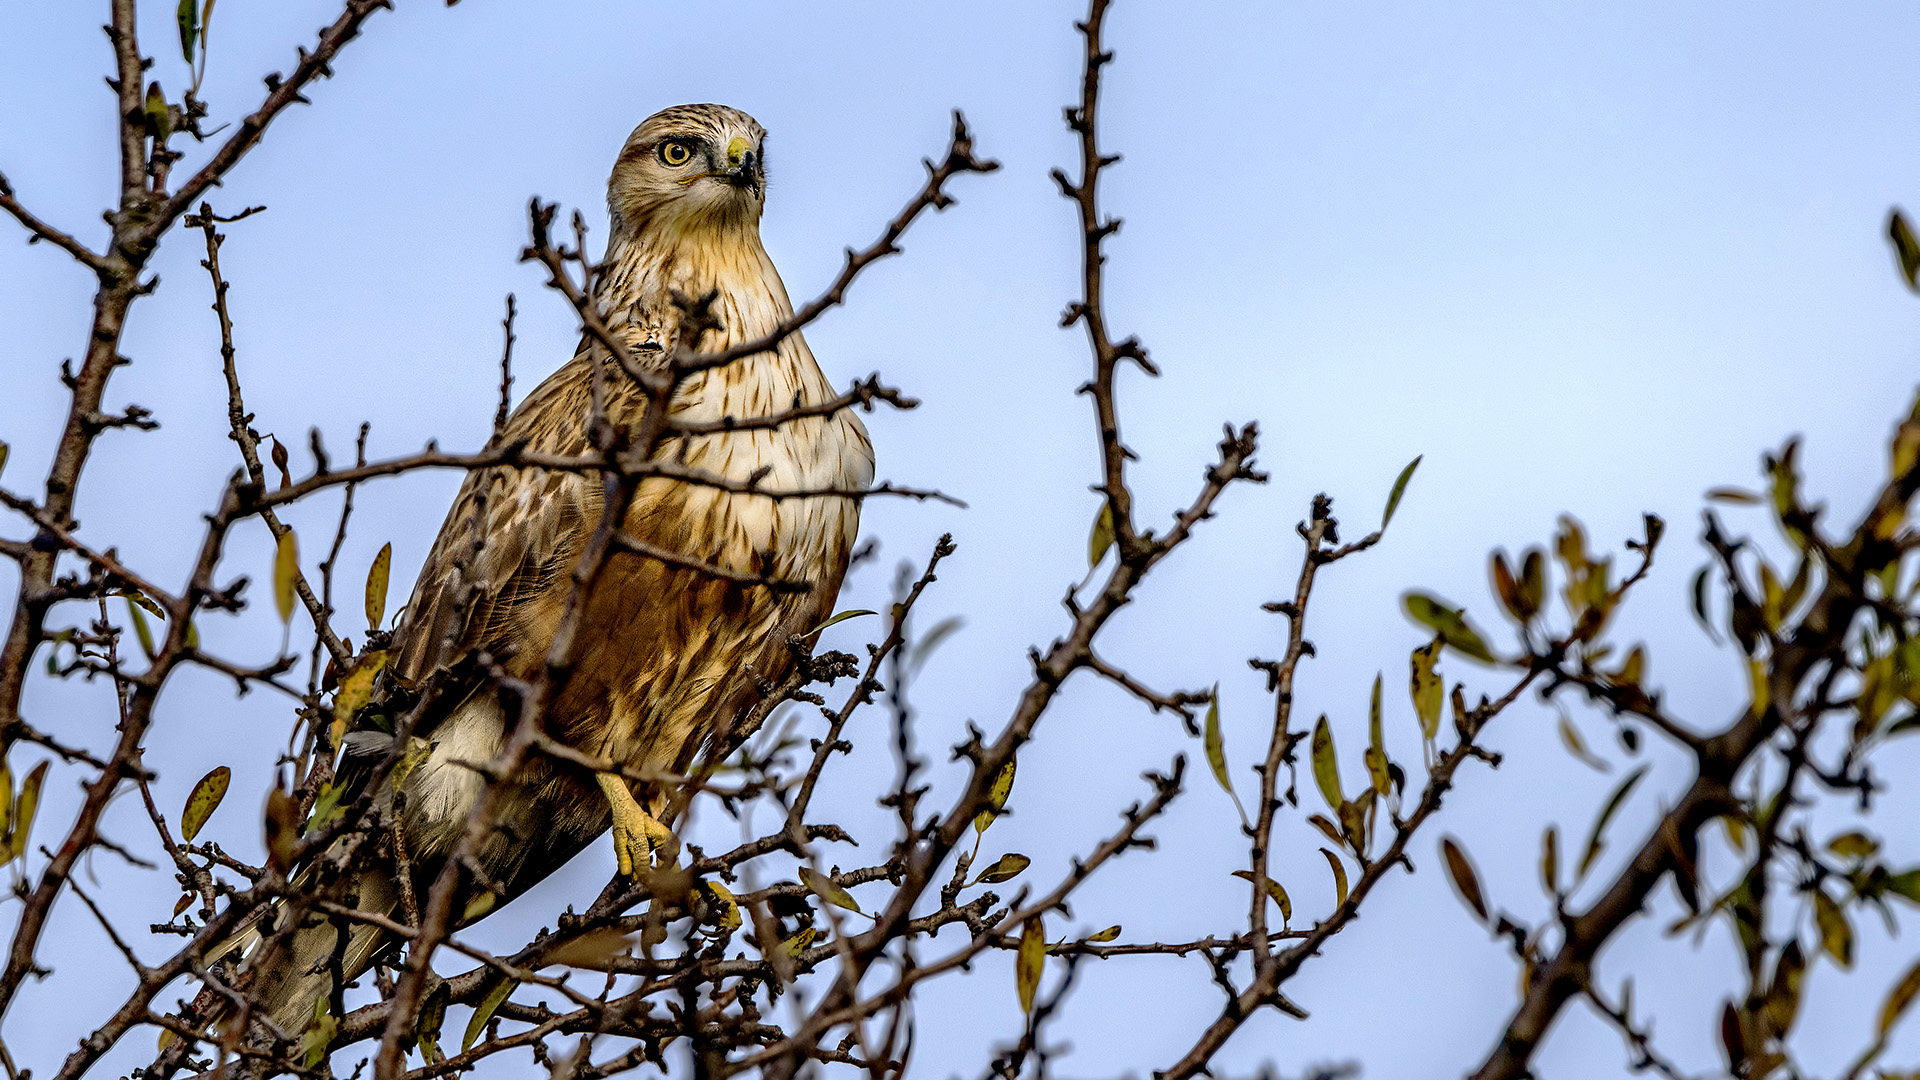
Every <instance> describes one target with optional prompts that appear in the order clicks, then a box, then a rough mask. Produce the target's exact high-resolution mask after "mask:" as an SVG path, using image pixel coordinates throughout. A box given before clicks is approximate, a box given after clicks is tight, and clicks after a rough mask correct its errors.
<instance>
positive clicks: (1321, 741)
mask: <svg viewBox="0 0 1920 1080" xmlns="http://www.w3.org/2000/svg"><path fill="white" fill-rule="evenodd" d="M1313 782H1314V783H1316V784H1318V785H1320V797H1321V798H1323V799H1325V800H1327V805H1328V806H1329V807H1331V808H1332V809H1334V810H1338V809H1340V806H1341V804H1343V803H1345V802H1346V801H1347V797H1346V794H1345V793H1343V792H1342V791H1341V790H1340V767H1339V764H1338V762H1337V761H1336V759H1335V758H1334V752H1333V729H1332V728H1331V727H1328V726H1327V718H1326V715H1325V714H1324V713H1323V714H1321V717H1320V719H1319V721H1318V722H1316V723H1315V724H1314V725H1313Z"/></svg>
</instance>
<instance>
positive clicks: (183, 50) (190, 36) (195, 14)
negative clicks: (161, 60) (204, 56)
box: [175, 0, 200, 64]
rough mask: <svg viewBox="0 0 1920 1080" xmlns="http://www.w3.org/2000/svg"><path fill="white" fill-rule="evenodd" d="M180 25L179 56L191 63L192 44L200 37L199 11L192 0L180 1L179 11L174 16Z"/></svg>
mask: <svg viewBox="0 0 1920 1080" xmlns="http://www.w3.org/2000/svg"><path fill="white" fill-rule="evenodd" d="M175 18H176V20H177V21H178V22H179V23H180V56H181V57H182V58H183V59H185V60H186V62H187V63H189V64H191V63H193V43H194V40H195V39H196V38H198V37H199V36H200V10H199V5H198V4H196V3H194V0H180V10H179V11H178V12H177V13H176V14H175Z"/></svg>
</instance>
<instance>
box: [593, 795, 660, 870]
mask: <svg viewBox="0 0 1920 1080" xmlns="http://www.w3.org/2000/svg"><path fill="white" fill-rule="evenodd" d="M595 779H597V780H599V781H600V790H601V791H602V792H603V793H604V794H605V795H606V796H607V804H608V805H609V806H611V807H612V808H613V853H614V855H615V856H617V857H618V858H619V860H620V874H621V876H622V877H629V878H631V877H635V876H637V874H636V872H637V871H645V870H649V869H652V867H653V860H654V858H655V856H656V855H658V856H660V857H662V858H664V859H672V858H673V855H672V851H673V848H674V847H675V846H676V845H677V843H678V841H676V840H675V839H674V836H673V832H672V830H670V829H668V828H667V827H666V826H665V825H662V824H660V822H658V821H656V820H654V817H653V815H652V814H649V813H647V812H646V811H645V810H643V809H641V808H640V803H639V800H637V799H635V798H634V797H633V789H631V788H629V787H628V786H627V782H626V781H625V780H624V779H622V778H620V777H619V776H618V775H615V774H614V773H597V774H595Z"/></svg>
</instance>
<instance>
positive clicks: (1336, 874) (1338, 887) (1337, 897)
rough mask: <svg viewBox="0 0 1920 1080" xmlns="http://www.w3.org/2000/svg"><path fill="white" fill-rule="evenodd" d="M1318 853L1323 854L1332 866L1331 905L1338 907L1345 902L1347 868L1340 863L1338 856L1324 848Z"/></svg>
mask: <svg viewBox="0 0 1920 1080" xmlns="http://www.w3.org/2000/svg"><path fill="white" fill-rule="evenodd" d="M1320 854H1322V855H1325V856H1326V857H1327V865H1328V866H1331V867H1333V906H1335V907H1339V906H1340V905H1342V904H1344V903H1346V902H1347V868H1346V866H1345V865H1344V864H1343V863H1341V861H1340V856H1338V855H1335V854H1334V853H1333V852H1331V851H1328V850H1327V849H1326V848H1321V849H1320Z"/></svg>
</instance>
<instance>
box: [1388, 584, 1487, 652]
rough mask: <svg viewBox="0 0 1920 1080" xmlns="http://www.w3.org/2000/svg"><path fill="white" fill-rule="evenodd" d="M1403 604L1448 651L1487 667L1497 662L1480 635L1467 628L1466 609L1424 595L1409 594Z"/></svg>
mask: <svg viewBox="0 0 1920 1080" xmlns="http://www.w3.org/2000/svg"><path fill="white" fill-rule="evenodd" d="M1400 602H1401V603H1402V604H1403V605H1404V606H1405V607H1406V611H1407V615H1408V617H1410V618H1411V619H1413V621H1414V622H1417V623H1420V624H1421V625H1423V626H1426V627H1427V628H1428V629H1430V630H1432V631H1433V632H1434V633H1435V634H1438V635H1439V637H1440V640H1441V641H1444V642H1446V644H1447V647H1448V648H1451V649H1453V650H1454V651H1455V652H1458V653H1459V654H1461V655H1462V656H1466V657H1468V658H1470V659H1474V660H1478V661H1480V662H1481V663H1483V664H1492V663H1496V662H1497V661H1496V660H1495V658H1494V655H1493V650H1491V649H1489V648H1487V643H1486V641H1485V640H1483V639H1482V638H1481V637H1480V634H1479V632H1478V631H1476V630H1475V629H1474V628H1473V627H1472V626H1470V625H1468V624H1467V617H1466V613H1465V612H1464V611H1463V610H1462V609H1460V608H1455V607H1449V606H1447V605H1446V604H1444V603H1442V602H1441V601H1439V600H1437V599H1435V598H1433V597H1432V596H1429V595H1427V594H1426V593H1422V592H1410V593H1407V594H1406V595H1404V596H1402V597H1401V598H1400Z"/></svg>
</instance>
